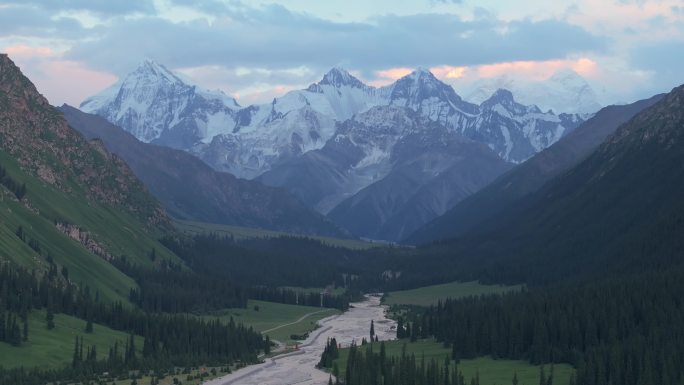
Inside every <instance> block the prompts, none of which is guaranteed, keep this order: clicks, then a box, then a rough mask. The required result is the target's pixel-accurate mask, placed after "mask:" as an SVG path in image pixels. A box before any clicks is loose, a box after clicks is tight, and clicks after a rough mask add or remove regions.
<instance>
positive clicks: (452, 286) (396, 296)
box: [384, 281, 522, 306]
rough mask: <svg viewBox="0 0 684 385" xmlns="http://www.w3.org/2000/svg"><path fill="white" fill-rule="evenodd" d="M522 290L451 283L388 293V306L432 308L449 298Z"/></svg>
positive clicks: (386, 301)
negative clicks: (431, 306)
mask: <svg viewBox="0 0 684 385" xmlns="http://www.w3.org/2000/svg"><path fill="white" fill-rule="evenodd" d="M520 290H522V285H515V286H504V285H483V284H480V283H479V282H477V281H472V282H451V283H444V284H441V285H433V286H425V287H420V288H418V289H412V290H402V291H393V292H389V293H387V296H386V297H385V300H384V303H385V304H387V305H417V306H430V305H435V304H437V302H438V301H440V300H442V301H444V300H445V299H447V298H464V297H470V296H478V295H486V294H503V293H507V292H511V291H520Z"/></svg>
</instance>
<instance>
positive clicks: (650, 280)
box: [397, 268, 684, 384]
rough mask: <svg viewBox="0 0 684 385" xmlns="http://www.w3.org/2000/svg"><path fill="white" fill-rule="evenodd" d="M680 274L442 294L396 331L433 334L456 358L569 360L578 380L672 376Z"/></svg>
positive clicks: (676, 371)
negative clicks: (498, 293)
mask: <svg viewBox="0 0 684 385" xmlns="http://www.w3.org/2000/svg"><path fill="white" fill-rule="evenodd" d="M683 278H684V270H682V268H677V269H675V270H674V271H672V272H662V273H655V272H654V273H644V274H639V275H635V276H629V277H623V278H613V279H607V280H604V281H601V282H597V283H591V284H590V283H585V284H583V285H567V286H565V285H564V286H560V287H546V288H544V289H538V290H530V291H525V292H520V293H509V294H506V295H503V296H488V297H479V298H476V297H470V298H463V299H458V300H446V301H444V302H442V303H440V304H438V305H437V306H431V307H429V308H426V309H424V311H422V312H420V311H417V312H412V313H410V314H409V315H407V316H406V318H405V319H399V321H398V322H399V325H398V327H397V336H398V337H399V338H407V339H410V340H411V341H415V340H417V339H420V338H424V337H428V336H433V337H434V338H435V339H436V340H437V341H439V342H440V343H442V344H444V345H445V346H451V356H452V357H453V358H460V359H472V358H477V357H481V356H485V355H488V356H491V357H492V358H495V359H515V360H528V361H529V362H531V363H534V364H548V363H552V362H555V363H569V364H571V365H573V366H574V367H576V368H577V378H576V383H577V384H610V383H619V384H633V383H649V384H651V383H652V384H664V383H672V380H671V379H681V378H682V366H681V361H680V360H679V359H678V357H679V355H678V354H679V353H678V352H680V351H681V347H682V346H684V322H682V320H684V305H683V304H682V301H681V293H683V292H684V279H683ZM663 309H667V310H666V311H665V310H663ZM635 381H638V382H635ZM675 383H676V382H675Z"/></svg>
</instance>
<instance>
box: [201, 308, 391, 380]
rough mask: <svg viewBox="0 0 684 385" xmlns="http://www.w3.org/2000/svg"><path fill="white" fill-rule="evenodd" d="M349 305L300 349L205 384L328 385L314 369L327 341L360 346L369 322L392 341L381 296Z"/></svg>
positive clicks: (322, 323)
mask: <svg viewBox="0 0 684 385" xmlns="http://www.w3.org/2000/svg"><path fill="white" fill-rule="evenodd" d="M352 305H353V307H352V308H350V309H349V311H347V312H345V313H343V314H340V315H335V316H331V317H328V318H325V319H323V320H321V321H320V325H321V326H320V328H318V329H317V330H315V331H314V332H312V333H311V335H310V336H309V338H307V339H306V340H305V341H304V342H303V343H302V345H301V346H300V347H299V350H297V351H294V352H291V353H287V354H283V355H280V356H277V357H274V358H269V359H267V360H266V362H264V363H262V364H259V365H253V366H249V367H246V368H244V369H241V370H238V371H235V372H233V373H231V374H229V375H227V376H225V377H221V378H218V379H215V380H212V381H210V382H207V385H232V384H240V385H256V384H259V385H287V384H306V385H314V384H315V385H318V384H320V385H325V384H327V383H328V378H329V374H328V373H326V372H324V371H321V370H318V369H316V367H315V366H316V364H317V363H318V361H319V360H320V358H321V354H322V353H323V349H324V348H325V344H326V342H327V340H328V338H332V337H334V338H336V339H337V341H338V342H339V343H341V344H342V346H348V345H350V344H351V343H352V342H356V343H360V342H361V339H362V338H364V337H368V334H369V331H370V323H371V320H373V321H374V322H375V333H376V334H377V335H378V337H379V338H380V339H381V340H391V339H393V338H395V327H396V324H395V322H394V321H392V320H389V319H387V318H386V317H385V307H384V306H382V305H381V304H380V297H374V296H368V297H367V299H366V301H364V302H360V303H354V304H352Z"/></svg>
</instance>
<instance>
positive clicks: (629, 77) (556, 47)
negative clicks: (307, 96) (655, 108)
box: [0, 0, 684, 105]
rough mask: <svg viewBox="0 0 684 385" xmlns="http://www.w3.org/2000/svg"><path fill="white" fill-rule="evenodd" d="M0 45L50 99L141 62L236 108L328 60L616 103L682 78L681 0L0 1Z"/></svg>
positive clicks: (66, 97) (377, 71)
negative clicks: (565, 73)
mask: <svg viewBox="0 0 684 385" xmlns="http://www.w3.org/2000/svg"><path fill="white" fill-rule="evenodd" d="M0 51H2V52H6V53H9V55H10V58H12V59H13V60H14V61H15V62H16V63H17V64H19V65H20V66H21V68H22V70H23V71H24V72H25V73H26V74H27V75H28V76H29V77H30V78H31V80H33V82H34V83H35V84H36V85H37V86H38V89H39V90H40V91H41V92H43V93H44V94H45V95H46V96H47V97H48V99H49V100H50V102H51V103H53V104H55V105H60V104H62V103H65V102H66V103H69V104H73V105H78V104H79V103H80V102H81V101H82V100H83V99H85V98H86V97H88V96H90V95H93V94H95V93H97V92H99V91H101V90H102V89H104V88H105V87H107V86H108V85H110V84H112V83H114V82H115V81H116V80H117V79H118V77H119V76H122V75H125V74H126V73H127V72H128V71H130V70H132V69H133V68H134V67H135V66H136V65H137V64H138V63H139V62H141V61H142V60H143V59H146V58H149V59H153V60H156V61H158V62H159V63H162V64H164V65H165V66H167V67H168V68H170V69H172V70H175V71H179V72H182V73H183V74H185V75H187V76H188V77H190V78H192V79H193V80H195V81H196V82H197V83H199V84H201V85H203V86H205V87H207V88H210V89H217V88H218V89H221V90H223V91H224V92H226V93H228V94H230V95H233V96H235V97H236V98H237V99H238V101H239V102H240V103H241V104H243V105H247V104H250V103H255V102H265V101H269V100H270V99H271V98H273V97H274V96H277V95H280V94H283V93H284V92H287V91H288V90H291V89H295V88H303V87H306V86H307V85H308V84H310V83H311V82H314V81H317V80H319V79H320V78H321V76H322V75H323V74H324V73H325V72H327V70H328V69H330V68H331V67H333V66H341V67H344V68H346V69H348V70H349V71H351V72H352V73H353V74H355V75H357V76H358V77H359V78H361V79H362V80H364V81H366V82H368V83H370V84H373V85H382V84H387V83H389V82H391V81H393V80H394V79H396V78H397V77H400V76H402V75H404V74H406V73H407V72H408V71H410V70H411V69H413V68H415V67H418V66H421V67H424V68H430V69H431V70H432V71H433V73H435V75H436V76H437V77H439V78H441V79H442V80H444V81H446V82H448V83H450V84H452V85H454V87H455V88H456V90H457V91H458V90H459V88H462V87H464V85H466V84H468V83H470V82H472V81H474V80H475V79H479V78H483V77H485V78H486V77H495V76H499V75H501V74H504V73H508V74H510V75H512V76H516V77H519V78H521V79H534V80H540V79H544V78H546V77H549V76H551V75H552V74H553V73H554V72H555V71H557V70H559V69H565V68H569V69H573V70H575V71H576V72H578V73H580V74H581V75H582V76H584V77H585V78H586V79H587V80H588V81H589V82H590V83H591V85H592V86H593V87H594V88H595V89H596V90H597V92H599V93H600V94H602V95H609V96H607V97H608V98H613V99H616V100H614V101H616V102H622V101H632V100H635V99H637V98H642V97H646V96H650V95H652V94H655V93H658V92H664V91H669V90H670V89H671V88H673V87H675V86H676V85H679V84H681V83H684V70H683V69H684V1H682V0H662V1H659V0H652V1H650V0H593V1H592V0H575V1H565V0H555V1H548V0H541V1H533V0H518V1H507V0H506V1H504V0H499V1H494V0H477V1H476V0H462V1H454V0H372V1H371V0H344V1H333V0H326V1H322V0H282V1H259V0H257V1H237V0H236V1H233V0H134V1H114V0H63V1H57V0H9V1H8V0H0Z"/></svg>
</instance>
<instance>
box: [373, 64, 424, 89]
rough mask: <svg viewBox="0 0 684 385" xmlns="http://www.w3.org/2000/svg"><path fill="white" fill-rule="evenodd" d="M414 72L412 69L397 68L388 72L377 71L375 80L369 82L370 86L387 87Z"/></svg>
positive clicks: (387, 70)
mask: <svg viewBox="0 0 684 385" xmlns="http://www.w3.org/2000/svg"><path fill="white" fill-rule="evenodd" d="M411 72H413V69H412V68H407V67H396V68H389V69H386V70H381V71H375V79H371V80H368V84H370V85H372V86H374V87H382V86H386V85H388V84H390V83H393V82H394V81H396V80H397V79H400V78H402V77H404V76H406V75H408V74H410V73H411Z"/></svg>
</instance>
